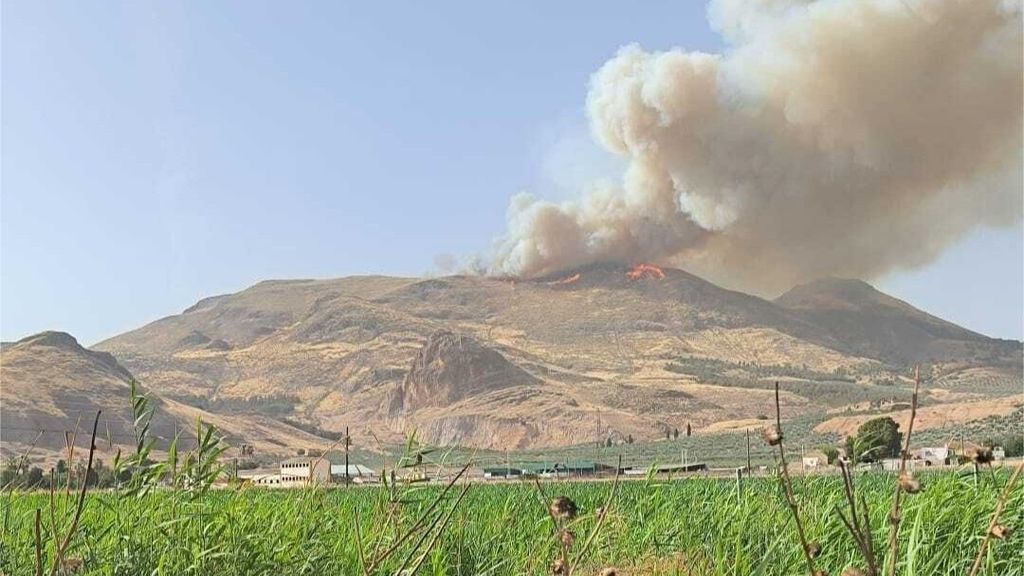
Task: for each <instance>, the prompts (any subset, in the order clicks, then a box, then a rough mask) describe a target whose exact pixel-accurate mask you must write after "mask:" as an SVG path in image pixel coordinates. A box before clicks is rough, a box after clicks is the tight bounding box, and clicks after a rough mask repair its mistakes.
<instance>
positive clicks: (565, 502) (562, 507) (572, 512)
mask: <svg viewBox="0 0 1024 576" xmlns="http://www.w3.org/2000/svg"><path fill="white" fill-rule="evenodd" d="M548 509H549V510H551V515H552V516H554V517H555V519H557V520H572V519H573V518H575V517H576V503H575V502H573V501H572V500H570V499H569V498H568V497H566V496H559V497H558V498H555V499H554V500H552V501H551V505H550V506H548Z"/></svg>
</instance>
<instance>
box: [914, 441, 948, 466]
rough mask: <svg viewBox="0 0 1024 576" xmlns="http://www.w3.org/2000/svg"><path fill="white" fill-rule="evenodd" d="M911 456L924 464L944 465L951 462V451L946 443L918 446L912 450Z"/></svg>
mask: <svg viewBox="0 0 1024 576" xmlns="http://www.w3.org/2000/svg"><path fill="white" fill-rule="evenodd" d="M913 457H914V460H920V461H921V464H923V465H925V466H946V465H948V464H952V463H953V461H952V457H953V452H952V451H951V450H950V449H949V446H948V445H946V446H934V447H928V448H919V449H917V450H914V452H913Z"/></svg>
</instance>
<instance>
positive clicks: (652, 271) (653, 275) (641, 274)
mask: <svg viewBox="0 0 1024 576" xmlns="http://www.w3.org/2000/svg"><path fill="white" fill-rule="evenodd" d="M626 276H627V277H628V278H629V279H630V280H662V279H664V278H665V272H664V271H663V270H662V269H661V268H658V267H657V266H655V265H654V264H637V265H636V266H633V267H632V268H630V269H629V271H628V272H626Z"/></svg>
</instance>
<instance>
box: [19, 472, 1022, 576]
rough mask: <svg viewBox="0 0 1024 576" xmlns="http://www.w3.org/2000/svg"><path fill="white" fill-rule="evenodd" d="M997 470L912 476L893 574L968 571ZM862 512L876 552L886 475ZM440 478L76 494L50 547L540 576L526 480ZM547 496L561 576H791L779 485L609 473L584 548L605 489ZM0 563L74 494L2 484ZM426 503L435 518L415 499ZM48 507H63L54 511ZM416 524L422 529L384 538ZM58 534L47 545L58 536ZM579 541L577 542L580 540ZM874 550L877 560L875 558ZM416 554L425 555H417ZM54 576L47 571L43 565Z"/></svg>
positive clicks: (101, 563)
mask: <svg viewBox="0 0 1024 576" xmlns="http://www.w3.org/2000/svg"><path fill="white" fill-rule="evenodd" d="M1008 476H1009V475H1008V473H1006V472H1005V471H1002V472H991V473H990V472H985V473H983V474H982V475H981V477H980V479H979V480H978V483H977V485H975V481H974V478H973V477H970V476H961V475H958V474H956V473H934V474H930V475H926V476H924V477H923V478H922V479H923V482H924V485H925V488H924V490H923V491H922V492H920V493H918V494H914V495H908V496H907V502H906V505H905V507H904V509H903V525H902V528H901V532H900V542H901V552H900V560H899V563H898V569H899V573H900V574H905V575H936V574H967V573H968V572H969V570H970V567H971V564H972V562H973V561H974V557H975V555H976V551H977V550H978V547H979V544H980V541H981V538H982V536H983V535H984V534H985V533H986V527H987V524H988V521H989V517H990V515H991V513H992V510H993V509H994V507H995V505H996V501H997V499H998V495H999V492H1000V491H1001V489H1002V488H1003V486H1004V485H1005V484H1006V482H1007V479H1008ZM855 482H856V483H857V490H858V491H859V493H861V494H863V495H864V496H865V498H866V501H867V504H868V506H869V507H870V510H871V525H872V527H873V531H874V536H875V540H876V546H877V547H878V549H879V550H884V548H885V546H886V535H887V533H888V525H887V523H886V516H887V514H888V508H889V506H890V501H891V499H892V493H893V490H894V486H895V483H894V479H893V477H892V476H889V475H884V474H865V475H861V476H858V477H856V478H855ZM465 486H466V485H456V486H454V487H452V489H451V490H448V491H447V492H446V493H445V494H444V496H443V497H441V498H438V495H439V494H440V493H441V492H442V490H443V486H436V485H431V486H427V485H415V484H414V485H402V484H401V483H399V485H398V486H393V487H379V486H378V487H361V488H356V487H353V488H333V489H326V488H308V489H298V490H265V489H254V488H227V489H222V490H217V489H195V490H190V489H187V488H186V489H177V490H169V489H156V488H154V489H153V490H151V491H149V492H148V493H137V494H132V495H128V494H127V493H119V492H116V491H110V492H96V493H91V494H88V495H87V496H86V499H85V505H84V508H83V512H82V515H81V520H80V526H79V528H78V530H77V532H76V533H75V534H74V537H73V538H72V540H71V542H70V543H69V545H68V548H67V552H66V553H65V554H64V556H65V558H68V559H70V560H68V561H66V564H67V565H68V570H67V572H68V573H76V574H110V575H114V574H125V575H128V574H132V575H135V574H138V575H144V574H145V575H149V574H164V575H179V574H204V575H205V574H211V575H213V574H217V575H219V574H225V575H227V574H231V575H251V574H360V573H362V570H361V567H365V566H367V565H368V564H371V563H373V559H374V558H379V559H381V560H380V561H379V562H377V564H378V565H377V566H376V567H374V569H373V573H374V574H394V573H397V572H398V571H399V569H400V568H402V565H403V563H404V564H405V568H406V569H409V568H411V567H412V566H413V565H414V563H415V562H417V561H418V562H420V564H419V566H418V570H417V572H416V573H419V574H438V575H440V574H446V575H455V574H466V575H470V574H495V575H497V574H508V575H513V574H514V575H519V574H547V573H550V567H549V565H550V563H551V562H552V561H553V560H554V559H555V558H556V556H558V555H559V553H560V549H559V544H558V543H557V541H556V540H555V538H554V537H553V533H554V530H553V528H552V519H551V518H550V517H549V515H548V512H547V507H546V504H545V503H544V501H543V497H542V496H541V494H540V492H539V491H538V488H537V487H536V486H535V485H533V484H531V483H529V482H521V483H511V484H487V483H482V482H478V483H475V484H469V485H468V489H467V491H466V492H465V494H464V497H463V498H462V499H461V501H460V500H459V494H460V493H461V492H462V490H463V488H464V487H465ZM542 486H543V490H544V492H545V493H546V495H547V497H548V498H553V497H555V496H559V495H565V496H568V497H569V498H571V499H572V500H573V501H575V503H576V504H577V505H578V508H579V514H578V515H577V516H576V517H575V519H573V520H571V521H569V522H568V525H567V526H566V528H567V529H568V530H570V531H571V532H573V534H574V535H575V536H576V539H575V542H574V543H573V545H572V546H571V547H570V548H569V558H570V561H571V562H575V561H576V560H577V559H578V560H579V567H578V568H577V570H576V571H575V572H574V573H576V574H597V573H598V572H599V571H600V570H601V569H602V568H606V567H609V566H612V567H615V568H616V569H618V570H619V571H620V572H619V573H627V574H653V573H659V574H661V573H664V574H709V575H710V574H714V575H718V574H723V575H724V574H735V575H746V574H765V575H769V574H776V575H784V574H785V575H789V574H801V573H804V574H806V573H807V571H806V568H805V566H804V564H803V558H802V552H801V548H800V545H799V542H798V537H797V533H796V531H795V530H794V528H793V521H792V518H791V516H790V515H789V511H788V509H787V508H786V505H785V501H784V498H783V496H782V492H781V489H780V484H779V482H778V480H777V479H776V478H774V477H766V478H749V479H746V480H745V481H744V484H743V486H742V493H741V494H737V487H736V484H735V482H733V481H729V480H715V479H706V478H693V479H680V480H669V481H658V480H653V479H647V480H637V481H622V482H620V483H619V484H618V487H617V489H616V493H615V497H614V499H613V500H612V501H611V503H610V505H609V506H608V509H607V510H608V511H607V512H606V513H605V515H604V521H603V523H602V525H601V528H600V530H599V531H597V532H596V536H595V537H594V539H593V540H592V541H591V542H590V544H589V546H585V544H584V541H585V539H586V537H587V536H588V535H589V534H590V533H591V531H592V529H593V527H594V525H595V522H596V521H597V518H598V515H597V514H595V510H597V509H598V508H599V507H601V506H604V505H605V503H606V501H607V499H608V498H609V494H610V492H611V490H612V487H613V483H612V482H559V481H554V482H546V483H544V484H542ZM841 486H842V485H841V481H840V479H839V477H837V476H832V475H829V476H812V477H805V478H796V479H794V488H795V491H796V498H797V501H798V502H799V504H800V507H801V516H802V518H803V519H804V521H805V524H806V530H807V535H808V538H809V539H811V540H813V541H814V542H816V543H818V544H820V546H821V554H820V556H819V557H818V558H817V560H818V563H819V567H820V568H823V569H824V570H826V571H827V572H828V573H829V574H840V573H841V572H842V570H843V569H844V568H846V567H847V566H850V565H861V561H860V560H859V557H858V555H857V551H856V547H855V545H854V542H853V540H852V538H851V536H850V535H849V533H847V532H846V531H845V530H844V528H843V525H842V523H841V521H840V519H839V517H838V515H837V512H836V506H841V505H842V502H843V495H842V494H843V492H842V487H841ZM3 498H4V509H3V515H4V529H3V539H2V547H0V571H2V572H3V573H4V574H7V575H12V576H13V575H21V574H33V573H34V569H35V550H36V547H35V538H34V535H33V534H34V525H35V513H36V512H35V511H36V509H37V508H38V509H40V510H41V511H42V514H41V522H40V526H41V528H40V534H41V536H40V541H41V545H42V546H41V551H42V554H43V559H42V560H43V562H42V563H43V565H44V566H46V567H47V569H46V573H50V571H49V566H50V565H51V562H52V559H51V557H52V554H53V549H54V538H53V532H54V531H53V529H52V526H51V522H52V523H56V524H57V526H58V529H57V533H58V534H64V533H65V530H63V529H61V528H60V526H66V525H67V523H68V522H69V518H70V517H71V516H72V515H73V510H74V502H75V493H74V491H73V490H72V492H71V496H70V497H69V498H65V497H64V496H63V493H62V492H58V494H57V495H56V497H55V499H54V516H53V517H52V519H51V516H50V505H51V498H50V495H49V494H48V493H45V492H35V493H18V492H13V493H11V492H9V493H6V494H4V496H3ZM435 502H436V505H435V506H434V508H433V510H432V511H429V513H426V514H425V512H428V508H430V507H431V505H432V504H434V503H435ZM62 503H63V504H62ZM1022 515H1024V490H1022V489H1020V487H1019V485H1018V488H1016V489H1015V490H1014V491H1013V493H1012V495H1011V497H1010V498H1009V500H1008V502H1007V505H1006V508H1005V512H1004V514H1003V518H1002V522H1004V523H1006V524H1008V525H1011V526H1012V525H1020V523H1021V520H1022ZM419 519H423V520H424V521H423V522H421V523H420V524H421V527H420V528H419V529H418V530H413V531H412V533H411V534H410V536H409V537H407V538H406V539H405V540H404V541H403V542H400V543H398V545H397V546H396V547H395V550H394V552H391V553H390V554H387V555H385V554H384V552H385V551H387V550H388V549H389V548H391V547H392V545H394V544H395V543H396V542H399V538H400V536H401V535H403V534H406V533H408V532H409V530H410V528H412V527H414V525H415V524H416V523H417V521H418V520H419ZM59 539H60V538H58V540H59ZM1022 542H1024V538H1022V537H1021V534H1014V535H1011V536H1010V537H1009V538H1008V539H1006V540H994V541H993V543H992V546H991V547H990V548H989V553H988V554H986V559H985V562H984V565H983V569H982V572H981V573H984V574H992V575H996V574H999V575H1015V574H1024V546H1022ZM584 548H587V549H586V550H584ZM879 555H880V556H884V554H882V553H880V554H879ZM421 557H422V558H421ZM58 573H59V572H58Z"/></svg>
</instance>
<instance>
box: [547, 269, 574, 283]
mask: <svg viewBox="0 0 1024 576" xmlns="http://www.w3.org/2000/svg"><path fill="white" fill-rule="evenodd" d="M579 279H580V274H579V272H577V273H576V274H573V275H572V276H566V277H565V278H562V279H561V280H553V281H551V282H548V284H550V285H551V286H560V285H562V284H572V283H573V282H575V281H577V280H579Z"/></svg>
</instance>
